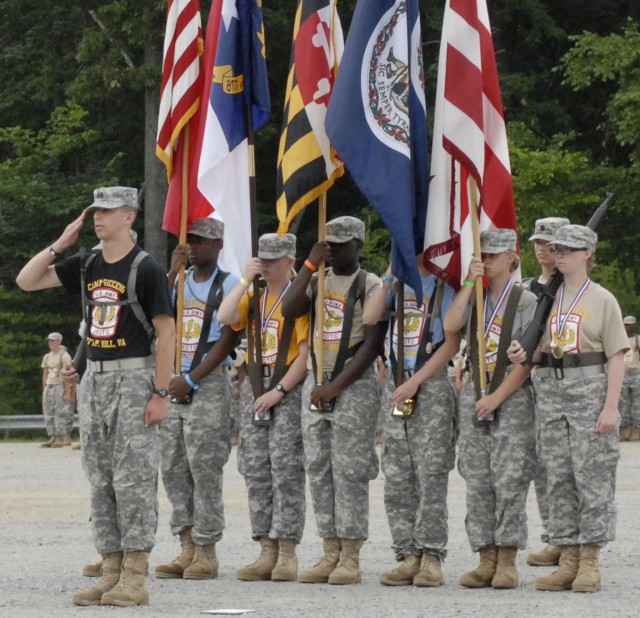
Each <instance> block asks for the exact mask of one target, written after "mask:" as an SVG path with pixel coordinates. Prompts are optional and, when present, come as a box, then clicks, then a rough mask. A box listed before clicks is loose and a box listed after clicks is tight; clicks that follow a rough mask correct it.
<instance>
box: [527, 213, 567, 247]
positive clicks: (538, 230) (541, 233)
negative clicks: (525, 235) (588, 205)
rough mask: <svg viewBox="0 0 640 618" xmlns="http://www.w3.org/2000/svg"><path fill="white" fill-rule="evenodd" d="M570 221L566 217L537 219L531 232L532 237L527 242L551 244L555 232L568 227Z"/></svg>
mask: <svg viewBox="0 0 640 618" xmlns="http://www.w3.org/2000/svg"><path fill="white" fill-rule="evenodd" d="M570 223H571V221H569V219H567V218H566V217H546V218H545V219H538V220H537V221H536V226H535V229H534V231H533V236H531V237H530V238H529V240H546V241H547V242H551V241H552V240H553V239H554V237H555V234H556V230H557V229H558V228H559V227H562V226H563V225H569V224H570Z"/></svg>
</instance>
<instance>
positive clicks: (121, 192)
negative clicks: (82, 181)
mask: <svg viewBox="0 0 640 618" xmlns="http://www.w3.org/2000/svg"><path fill="white" fill-rule="evenodd" d="M122 206H129V207H130V208H135V209H137V208H138V190H137V189H133V188H131V187H101V188H100V189H96V190H95V191H94V192H93V204H91V206H89V207H87V208H86V209H85V210H86V211H87V212H91V211H93V210H97V209H98V208H108V209H112V208H120V207H122Z"/></svg>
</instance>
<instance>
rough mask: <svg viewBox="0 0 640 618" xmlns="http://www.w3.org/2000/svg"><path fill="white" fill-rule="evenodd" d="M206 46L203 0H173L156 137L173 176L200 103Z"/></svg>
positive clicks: (168, 17) (165, 40)
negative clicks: (177, 151) (180, 147)
mask: <svg viewBox="0 0 640 618" xmlns="http://www.w3.org/2000/svg"><path fill="white" fill-rule="evenodd" d="M203 47H204V43H203V40H202V22H201V19H200V2H199V0H169V3H168V7H167V29H166V32H165V38H164V55H163V62H162V85H161V87H160V111H159V114H158V134H157V140H156V142H157V143H156V155H157V156H158V157H159V158H160V159H161V160H162V162H163V163H164V164H165V165H166V166H167V178H168V179H169V180H171V175H172V172H173V161H174V152H175V149H176V147H177V142H178V138H179V137H180V133H181V131H182V129H183V128H184V127H185V126H186V124H187V123H188V122H189V120H190V119H191V118H192V117H193V115H194V114H195V113H196V112H197V111H198V106H199V104H200V96H201V91H202V76H201V71H200V58H201V56H202V52H203Z"/></svg>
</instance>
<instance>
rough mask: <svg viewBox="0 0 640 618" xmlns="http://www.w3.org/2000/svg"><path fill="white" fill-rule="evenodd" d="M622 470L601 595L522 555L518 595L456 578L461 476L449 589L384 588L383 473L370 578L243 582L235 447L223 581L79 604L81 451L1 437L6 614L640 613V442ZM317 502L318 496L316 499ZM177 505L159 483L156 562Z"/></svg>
mask: <svg viewBox="0 0 640 618" xmlns="http://www.w3.org/2000/svg"><path fill="white" fill-rule="evenodd" d="M621 446H622V457H621V460H620V465H619V468H618V492H617V503H618V539H617V540H616V541H615V542H614V543H611V544H610V545H609V546H607V547H606V548H605V549H604V550H603V552H602V554H601V570H602V573H603V588H602V590H601V591H600V592H599V593H597V594H576V593H572V592H565V593H550V592H546V593H543V592H537V591H536V590H535V589H534V579H535V577H536V576H537V575H540V574H543V573H547V572H549V571H550V569H544V568H533V567H529V566H527V565H526V564H525V556H524V552H523V553H522V554H520V555H519V556H518V564H519V570H520V586H519V588H518V589H517V590H504V591H496V590H492V589H483V590H467V589H465V588H462V587H461V586H460V585H459V584H458V577H459V576H460V575H461V574H462V573H463V572H465V571H466V570H468V569H470V568H472V567H474V566H475V563H476V558H475V557H474V556H472V554H471V551H470V550H469V547H468V544H467V541H466V535H465V531H464V516H465V508H464V482H463V481H462V479H461V478H460V477H459V476H458V474H457V472H455V471H454V472H452V474H451V477H450V485H449V527H450V543H449V557H448V559H447V561H446V563H445V567H444V568H445V578H446V585H445V586H442V587H440V588H438V589H424V588H422V589H420V588H412V587H403V588H386V587H384V586H381V585H380V584H379V583H378V575H379V573H381V572H382V571H384V570H387V569H389V568H391V567H393V555H392V553H391V551H390V549H389V546H390V543H391V540H390V535H389V530H388V526H387V522H386V517H385V514H384V507H383V478H382V475H380V476H379V477H378V478H377V479H376V480H375V481H373V482H372V483H371V524H370V539H369V541H368V542H367V543H366V544H365V546H364V548H363V550H362V555H361V565H362V567H363V581H362V583H361V584H359V585H355V586H344V587H339V586H329V585H304V584H299V583H272V582H256V583H247V582H240V581H238V580H236V579H235V577H234V573H235V571H236V569H238V568H239V567H240V566H243V565H245V564H248V563H250V562H253V560H254V559H255V557H256V556H257V553H258V545H257V544H256V543H253V542H252V541H251V538H250V529H249V518H248V512H247V504H246V490H245V486H244V482H243V480H242V478H241V477H240V475H239V474H238V472H237V469H236V449H235V448H234V449H233V452H232V455H231V459H230V461H229V463H228V464H227V467H226V470H225V503H226V519H227V528H226V530H225V535H224V538H223V540H222V541H221V542H220V543H219V544H218V556H219V559H220V565H221V567H220V576H219V577H218V578H217V579H215V580H209V581H186V580H185V581H183V580H157V579H154V578H152V577H150V578H149V582H148V583H149V589H150V594H151V602H150V604H149V605H146V606H141V607H137V608H130V609H120V608H114V607H90V608H82V607H76V606H74V605H73V604H72V603H71V596H72V595H73V593H74V592H76V591H77V590H80V589H83V588H85V587H88V585H90V584H91V580H89V579H87V578H83V577H82V576H81V575H80V570H81V568H82V566H83V564H84V563H85V562H88V561H91V562H93V561H95V560H96V559H97V555H96V552H95V549H94V548H93V544H92V540H91V531H90V525H89V521H88V520H89V501H88V493H89V488H88V483H87V481H86V479H85V477H84V475H83V473H82V469H81V466H80V453H79V451H71V450H70V449H68V448H65V449H58V450H53V451H52V450H48V449H47V450H45V449H40V448H38V446H37V444H35V443H0V461H1V462H2V474H1V476H0V617H7V618H9V617H11V618H31V617H33V616H51V617H65V618H66V617H68V616H82V617H83V618H86V617H92V616H106V615H112V614H116V613H117V614H119V615H120V614H124V613H126V614H128V615H130V614H135V615H141V616H142V615H144V616H171V617H182V616H196V615H198V614H200V612H202V611H203V610H205V609H211V608H243V609H255V610H257V611H256V613H255V614H253V615H255V616H259V617H261V618H262V617H294V616H295V617H298V616H322V617H327V618H331V617H340V618H343V617H344V618H347V617H354V616H366V617H367V618H377V617H379V616H380V617H382V616H393V617H395V616H398V617H419V616H426V615H435V616H438V617H443V618H446V617H452V616H492V618H498V617H502V616H509V617H512V616H514V615H516V614H517V615H518V616H519V618H526V617H528V616H531V617H533V616H535V617H538V618H539V617H543V616H554V617H556V616H562V617H564V616H587V615H592V616H598V615H605V614H606V615H610V616H616V618H622V617H627V616H629V617H631V616H639V615H640V595H639V594H638V583H639V582H640V536H639V531H640V522H639V520H638V513H640V477H639V474H638V470H640V443H628V442H627V443H623V444H622V445H621ZM308 504H310V500H309V501H308ZM528 514H529V523H530V530H529V549H534V548H538V547H539V542H538V539H539V534H540V526H539V519H538V515H537V510H536V506H535V500H534V496H533V491H532V492H531V495H530V496H529V502H528ZM168 518H169V504H168V502H167V499H166V496H165V493H164V489H163V488H162V487H161V488H160V525H159V530H158V535H157V544H156V547H155V550H154V552H153V554H152V556H151V561H150V562H151V568H152V569H153V568H154V567H155V565H156V564H159V563H161V562H166V561H168V560H170V559H172V558H174V557H175V556H176V555H177V553H179V547H178V543H177V542H176V541H175V540H174V539H173V538H172V537H171V535H170V532H169V525H168ZM320 547H321V544H320V541H319V539H318V538H317V537H316V534H315V524H314V521H313V514H312V512H311V509H310V508H309V511H308V513H307V527H306V533H305V536H304V539H303V541H302V543H301V545H300V546H299V551H298V554H299V558H300V565H301V568H307V567H308V566H310V565H311V564H313V563H315V561H316V560H317V559H318V557H319V552H320Z"/></svg>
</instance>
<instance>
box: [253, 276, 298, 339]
mask: <svg viewBox="0 0 640 618" xmlns="http://www.w3.org/2000/svg"><path fill="white" fill-rule="evenodd" d="M290 285H291V281H287V285H285V286H284V290H282V292H280V296H278V299H277V300H276V302H275V303H274V304H273V307H271V310H270V311H269V314H268V315H267V296H268V295H269V289H268V288H267V289H266V290H265V291H264V295H263V296H262V311H261V314H262V328H261V329H260V332H261V333H262V334H263V335H264V333H265V331H266V330H267V324H269V320H270V319H271V316H272V315H273V312H274V311H275V310H276V309H277V308H278V306H279V305H280V303H281V302H282V299H283V297H284V295H285V294H286V292H287V290H288V289H289V286H290Z"/></svg>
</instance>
